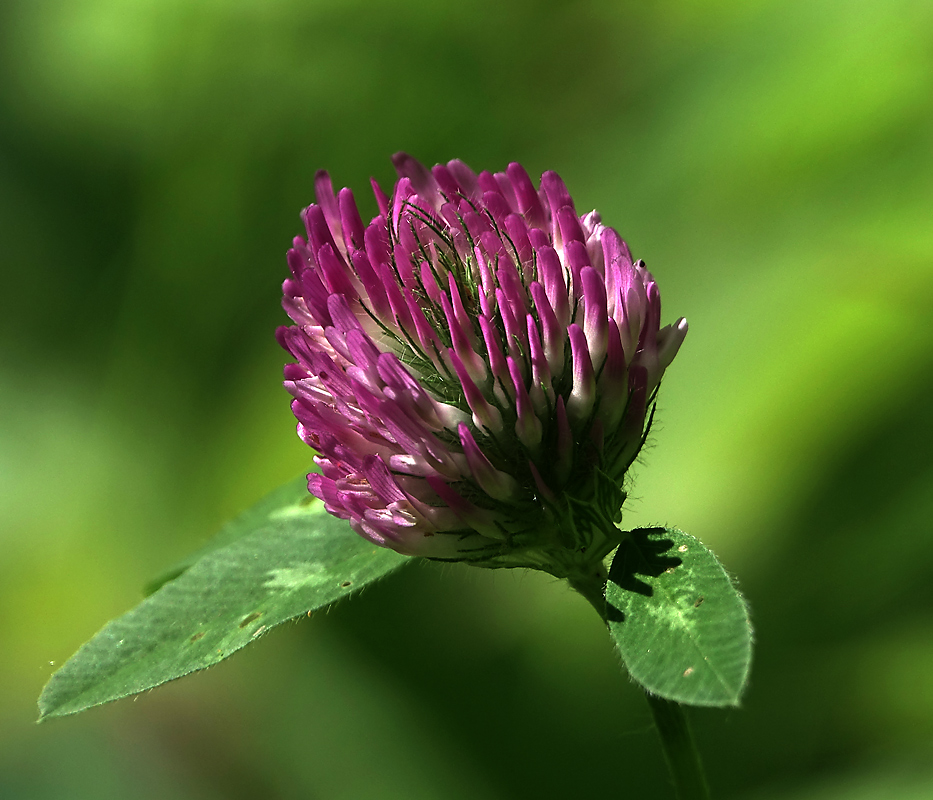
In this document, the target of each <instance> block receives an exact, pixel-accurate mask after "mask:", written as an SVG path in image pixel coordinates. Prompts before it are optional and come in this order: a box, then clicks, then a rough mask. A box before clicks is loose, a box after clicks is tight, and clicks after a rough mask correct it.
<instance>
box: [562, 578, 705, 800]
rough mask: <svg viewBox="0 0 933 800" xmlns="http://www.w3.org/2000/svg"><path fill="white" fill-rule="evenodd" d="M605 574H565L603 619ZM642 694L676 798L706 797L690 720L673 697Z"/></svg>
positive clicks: (604, 618)
mask: <svg viewBox="0 0 933 800" xmlns="http://www.w3.org/2000/svg"><path fill="white" fill-rule="evenodd" d="M607 577H608V576H607V575H606V574H605V569H603V570H597V571H594V572H593V573H592V574H585V575H584V574H577V575H573V576H568V580H569V582H570V585H571V586H572V587H573V588H574V589H576V590H577V591H578V592H579V593H580V594H582V595H583V596H584V597H585V598H586V599H587V600H588V601H589V602H590V605H592V606H593V608H595V609H596V612H597V613H598V614H599V616H600V618H601V619H602V620H603V622H607V620H606V580H607ZM607 624H608V623H607ZM645 696H646V697H647V698H648V706H649V707H650V708H651V713H652V715H653V716H654V724H655V725H656V726H657V729H658V735H659V736H660V737H661V747H662V748H663V750H664V760H665V761H667V767H668V770H669V771H670V773H671V778H672V779H673V781H674V793H675V794H676V795H677V800H709V787H708V786H707V785H706V776H705V775H704V774H703V763H702V761H701V760H700V753H699V751H698V750H697V746H696V742H695V741H694V740H693V734H692V733H691V732H690V723H689V721H688V720H687V715H686V713H685V711H684V707H683V706H682V705H680V703H675V702H674V701H673V700H665V699H664V698H663V697H657V696H656V695H653V694H648V693H647V692H646V693H645Z"/></svg>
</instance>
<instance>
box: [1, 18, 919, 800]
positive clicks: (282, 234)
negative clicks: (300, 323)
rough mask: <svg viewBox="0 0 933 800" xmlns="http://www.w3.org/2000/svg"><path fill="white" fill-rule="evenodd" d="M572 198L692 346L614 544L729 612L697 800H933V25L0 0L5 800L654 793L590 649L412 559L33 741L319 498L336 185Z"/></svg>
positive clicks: (666, 793) (547, 588)
mask: <svg viewBox="0 0 933 800" xmlns="http://www.w3.org/2000/svg"><path fill="white" fill-rule="evenodd" d="M401 149H405V150H407V151H409V152H411V153H412V154H413V155H415V156H416V157H418V158H420V159H421V160H422V161H425V162H427V163H429V164H430V163H435V162H437V161H446V160H448V159H450V158H454V157H459V158H462V159H464V160H465V161H467V162H468V163H469V164H471V165H472V166H473V167H474V168H476V169H484V168H487V169H492V170H496V169H503V168H504V167H505V166H506V164H507V163H508V162H509V161H510V160H518V161H521V162H522V163H524V164H525V166H526V167H527V168H528V170H529V172H531V173H532V174H533V175H538V174H540V173H541V172H542V171H543V170H545V169H556V170H557V171H558V172H560V173H561V175H562V176H563V178H564V179H565V181H566V182H567V184H568V186H569V187H570V190H571V192H572V193H573V195H574V197H575V199H576V201H577V207H578V208H579V209H580V210H581V211H585V210H588V209H590V208H598V209H599V210H600V211H601V213H602V215H603V218H604V220H605V221H607V222H608V223H609V224H612V225H613V226H615V227H617V228H618V229H619V230H620V231H621V232H622V234H623V236H624V237H625V238H626V239H627V240H628V241H629V243H630V244H631V246H632V249H633V251H634V252H635V254H636V256H640V257H642V258H644V259H645V260H646V261H647V262H648V265H649V267H650V268H651V269H652V271H653V272H654V274H655V275H656V277H657V278H658V280H659V282H660V285H661V288H662V295H663V297H664V305H665V309H666V312H665V322H670V321H672V320H673V319H674V318H676V317H677V316H680V315H684V316H686V317H687V318H688V319H689V321H690V325H691V329H690V335H689V336H688V338H687V341H686V343H685V346H684V348H683V349H682V351H681V354H680V355H679V356H678V358H677V361H676V362H675V364H674V366H673V367H672V369H671V370H670V371H669V373H668V377H667V378H666V379H665V382H664V387H663V389H662V393H661V401H660V408H659V413H658V424H657V426H656V427H655V428H654V432H653V436H652V446H651V448H650V449H649V450H648V451H647V453H646V455H645V456H644V458H643V464H642V465H640V466H639V467H638V473H639V474H638V475H637V479H636V484H635V491H634V497H633V499H632V500H631V502H630V505H629V506H628V512H627V516H626V520H625V521H626V523H627V524H629V525H631V526H635V525H640V524H656V523H662V524H663V523H670V524H676V525H678V526H679V527H682V528H684V529H686V530H688V531H691V532H692V533H694V534H696V535H697V536H699V537H701V538H702V539H703V540H704V541H705V542H707V543H708V544H709V545H710V546H711V547H713V548H714V549H715V550H716V552H717V553H718V554H719V556H720V557H721V558H722V559H723V561H724V562H725V564H726V565H727V566H728V567H729V568H730V570H732V571H734V572H735V573H736V574H737V575H738V576H739V577H740V579H741V586H742V588H743V590H744V592H745V593H746V595H747V596H748V598H749V599H750V601H751V603H752V609H753V619H754V622H755V625H756V635H757V651H756V658H755V662H754V666H753V674H752V681H751V685H750V688H749V691H748V694H747V697H746V702H745V704H744V707H743V708H742V709H741V710H737V711H703V712H698V713H697V714H695V715H694V718H695V727H696V732H697V736H698V739H699V741H700V745H701V748H702V750H703V752H704V755H705V758H706V761H707V766H708V770H709V775H710V780H711V782H712V784H713V786H714V788H715V789H716V794H717V796H718V797H719V798H747V799H748V800H785V799H786V800H790V798H800V799H801V800H835V798H846V799H847V800H848V799H849V798H854V799H855V800H873V799H874V798H893V797H896V798H907V799H908V800H914V799H915V798H916V799H917V800H920V799H921V798H930V797H933V533H931V528H933V525H931V519H933V425H931V422H930V417H931V400H930V398H931V393H933V324H931V322H933V4H931V3H930V2H929V0H790V1H789V2H775V0H750V1H746V2H740V1H739V0H685V1H684V2H639V1H637V0H626V1H624V2H618V0H611V1H610V0H602V1H600V2H597V1H595V0H593V1H589V0H587V1H584V0H580V1H579V2H562V3H558V2H530V0H529V1H526V2H513V1H512V0H502V1H501V2H498V3H494V4H489V5H486V4H481V3H477V2H474V0H467V1H466V2H458V3H456V4H451V5H446V4H443V3H430V2H423V0H418V2H409V3H406V4H398V3H394V2H386V1H385V0H378V1H377V2H371V1H370V2H361V1H360V0H357V2H327V3H325V2H319V1H318V0H304V1H303V2H299V0H203V1H202V2H191V1H190V0H189V1H187V2H186V0H124V1H123V2H120V1H119V0H6V2H5V3H4V4H3V5H2V7H0V263H2V272H0V275H2V278H0V280H2V285H0V608H2V625H0V798H3V800H13V799H14V798H15V799H17V800H18V799H19V798H27V799H28V800H45V799H46V798H69V800H70V799H72V798H73V799H74V800H84V798H91V799H93V800H109V799H110V798H143V800H147V799H148V798H180V799H181V800H188V798H192V799H194V798H197V799H198V800H201V799H202V798H205V799H207V798H242V799H243V800H247V798H272V799H276V798H327V799H328V800H343V798H346V799H347V800H370V799H372V800H383V799H384V798H385V799H386V800H388V799H389V798H392V799H393V800H395V799H396V798H397V799H398V800H421V799H422V798H424V799H425V800H433V799H434V798H441V799H443V800H448V799H452V800H457V799H458V798H470V799H473V798H480V799H481V800H486V799H487V798H488V800H506V799H508V800H511V799H512V798H551V797H554V798H557V797H591V796H592V797H596V796H602V797H633V798H643V797H651V798H654V797H658V798H664V797H670V796H671V795H670V790H669V788H668V787H667V783H666V782H667V778H666V775H665V770H664V766H663V763H662V761H661V755H660V748H659V746H658V742H657V741H656V738H655V735H654V733H653V731H652V730H651V728H650V722H649V718H648V712H647V708H646V706H645V703H644V701H643V699H642V698H641V697H640V696H639V692H638V691H637V689H636V688H635V687H634V686H633V685H632V684H631V683H630V682H629V681H628V680H627V679H626V678H625V677H624V676H623V675H622V674H621V672H620V669H619V666H618V663H617V659H616V657H615V656H614V654H613V653H612V651H611V649H610V646H609V643H608V639H607V637H606V635H605V633H604V631H603V630H601V628H600V625H599V622H598V620H597V618H596V616H595V615H594V614H593V613H592V610H591V609H590V608H589V607H588V606H587V604H586V603H585V602H584V601H583V600H581V599H579V598H578V597H576V596H575V595H573V594H572V593H571V592H570V590H569V589H567V588H566V587H565V586H564V585H562V584H559V583H557V582H555V581H553V580H551V579H549V578H547V577H546V576H542V575H539V574H530V573H519V572H515V573H507V572H498V573H487V572H485V571H482V570H477V569H471V568H468V567H461V566H456V567H452V566H446V567H439V566H436V565H432V564H418V565H413V566H411V567H409V568H408V569H407V570H406V571H404V572H403V573H401V574H399V575H397V576H395V577H393V578H391V579H390V580H387V581H385V582H383V583H382V584H380V585H377V586H376V587H375V588H372V589H369V590H367V591H366V592H365V593H364V594H363V596H362V597H359V598H356V599H354V600H353V601H350V602H349V603H345V604H343V605H342V606H340V607H338V608H337V609H335V610H333V611H332V612H330V613H328V614H321V615H318V616H317V617H316V618H314V619H313V620H311V621H302V622H301V623H300V624H295V625H290V626H286V627H285V629H283V630H280V631H278V632H276V633H274V634H272V635H270V636H268V637H266V638H265V639H264V640H263V642H262V643H261V644H260V645H259V646H257V647H253V648H248V649H247V651H245V652H244V653H242V654H240V655H238V656H237V657H235V658H233V659H232V660H231V661H229V662H227V663H225V664H223V665H221V666H219V667H217V668H215V669H213V670H211V671H209V672H207V673H202V674H199V675H196V676H192V677H189V678H186V679H184V680H183V681H180V682H177V683H174V684H171V685H169V686H166V687H163V688H161V689H158V690H155V691H153V692H150V693H147V694H145V695H144V696H141V697H139V698H137V700H136V701H130V700H126V701H122V702H120V703H117V704H113V705H110V706H107V707H104V708H100V709H95V710H93V711H91V712H88V713H86V714H83V715H81V716H78V717H73V718H69V719H66V720H55V721H52V722H50V723H48V724H43V725H41V726H36V725H34V719H35V717H36V709H35V699H36V697H37V695H38V693H39V691H40V689H41V687H42V685H43V684H44V682H45V681H46V680H47V678H48V676H49V675H50V674H51V672H52V671H53V669H54V668H55V665H58V664H61V663H62V662H63V661H64V660H65V659H66V658H67V657H68V656H70V655H71V654H72V653H73V652H74V650H75V649H76V648H77V647H78V646H79V645H80V644H81V643H82V642H83V641H84V640H86V639H87V638H89V637H90V636H91V635H92V634H93V633H94V632H95V631H96V630H97V629H98V628H99V627H100V626H101V625H102V624H103V623H104V622H105V621H106V620H107V619H109V618H111V617H113V616H115V615H117V614H120V613H122V612H123V611H125V610H126V609H128V608H129V607H130V606H132V605H133V604H135V603H136V602H137V601H138V599H139V598H140V587H141V586H142V585H143V584H144V583H145V582H146V581H147V580H148V579H149V578H151V577H152V576H154V575H156V574H158V573H159V572H160V571H161V570H162V569H163V568H165V567H166V566H167V565H170V564H172V563H173V562H174V561H176V560H177V559H178V558H180V557H181V556H183V555H184V554H185V553H187V552H188V551H190V550H192V549H193V548H195V547H196V546H198V545H200V544H201V543H202V542H203V541H204V539H205V538H206V537H207V536H208V535H210V534H211V533H212V532H213V531H214V530H216V529H217V527H218V526H219V525H220V524H221V523H222V522H223V521H224V520H225V519H227V518H228V517H230V516H232V515H233V514H234V513H236V512H237V511H238V510H240V509H242V508H243V507H245V506H247V505H249V504H250V503H252V502H253V501H254V500H256V499H257V498H259V497H260V496H261V495H263V494H264V493H265V492H267V491H268V490H270V489H272V488H273V487H275V486H277V485H279V484H280V483H282V482H284V481H286V480H288V479H289V478H291V477H293V476H294V475H296V474H298V473H300V472H301V471H302V470H303V469H305V468H306V467H307V465H308V464H309V459H310V452H309V451H308V450H307V449H306V448H305V447H304V446H303V445H301V444H300V442H299V441H298V439H297V437H296V436H295V435H294V423H293V419H292V417H291V415H290V412H289V409H288V398H287V396H286V394H285V392H284V391H283V390H282V389H281V386H280V375H281V365H282V363H283V361H284V354H283V353H282V352H280V351H279V349H278V348H277V346H276V344H275V342H274V339H273V330H274V328H275V326H276V325H277V324H280V323H282V322H283V321H284V319H285V317H284V314H283V313H282V312H281V310H280V309H279V291H280V283H281V281H282V279H283V278H284V277H285V275H286V265H285V259H284V254H285V250H286V248H287V247H288V246H289V243H290V240H291V237H292V236H293V235H295V234H298V233H300V232H301V230H302V226H301V224H300V222H299V219H298V212H299V210H300V209H301V208H302V207H303V206H305V205H307V204H308V203H309V202H310V201H311V200H312V199H313V191H312V178H313V175H314V172H315V170H317V169H318V168H321V167H325V168H327V169H329V170H330V172H331V175H332V176H333V178H334V182H335V184H336V185H338V186H344V185H348V186H352V187H353V188H354V190H355V192H356V195H357V198H358V199H360V201H361V206H362V210H363V213H364V216H370V215H372V214H373V213H374V212H375V202H374V201H373V200H372V199H371V197H370V196H369V195H368V192H367V187H368V178H369V176H370V175H373V176H375V177H377V178H378V179H379V180H380V181H381V182H382V183H383V185H384V186H389V185H391V181H392V179H393V171H392V168H391V164H390V161H389V156H390V155H391V154H392V153H393V152H395V151H396V150H401Z"/></svg>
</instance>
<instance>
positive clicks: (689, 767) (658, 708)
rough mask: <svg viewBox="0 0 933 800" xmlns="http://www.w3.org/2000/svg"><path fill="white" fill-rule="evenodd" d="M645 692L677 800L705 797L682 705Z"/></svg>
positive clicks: (704, 799) (706, 789)
mask: <svg viewBox="0 0 933 800" xmlns="http://www.w3.org/2000/svg"><path fill="white" fill-rule="evenodd" d="M646 696H647V698H648V705H649V706H650V707H651V713H652V714H653V715H654V724H655V725H656V726H657V728H658V734H659V735H660V736H661V746H662V747H663V748H664V759H665V761H667V768H668V769H669V770H670V773H671V778H673V780H674V792H675V794H676V795H677V798H678V800H709V787H708V786H707V785H706V776H705V775H704V774H703V764H702V762H701V761H700V753H699V751H698V750H697V746H696V742H695V741H694V740H693V734H692V733H691V732H690V723H689V722H688V721H687V715H686V713H685V712H684V707H683V706H682V705H681V704H680V703H675V702H673V701H672V700H665V699H664V698H663V697H657V696H656V695H653V694H646Z"/></svg>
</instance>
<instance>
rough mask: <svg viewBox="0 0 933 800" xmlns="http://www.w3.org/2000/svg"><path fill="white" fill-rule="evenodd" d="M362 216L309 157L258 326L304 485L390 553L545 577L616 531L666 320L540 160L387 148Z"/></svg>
mask: <svg viewBox="0 0 933 800" xmlns="http://www.w3.org/2000/svg"><path fill="white" fill-rule="evenodd" d="M393 162H394V164H395V167H396V170H397V171H398V174H399V176H400V177H399V180H398V182H397V183H396V184H395V187H394V189H393V192H392V195H391V197H387V196H386V195H385V193H384V192H383V191H382V190H381V189H380V187H379V186H378V184H376V182H375V181H373V190H374V192H375V195H376V201H377V204H378V208H379V214H378V216H376V217H375V218H374V219H373V220H372V222H370V223H369V225H368V226H367V225H364V224H363V222H362V219H361V218H360V214H359V212H358V210H357V207H356V203H355V201H354V197H353V193H352V192H351V191H350V189H342V190H341V191H340V192H339V193H338V194H337V195H335V194H334V191H333V188H332V184H331V181H330V178H329V177H328V175H327V173H326V172H323V171H322V172H319V173H318V174H317V176H316V179H315V195H316V198H317V203H316V204H313V205H311V206H309V207H308V208H307V209H305V210H304V212H303V213H302V218H303V220H304V223H305V227H306V229H307V239H305V238H302V237H298V238H296V239H295V240H294V246H293V248H292V249H291V250H289V252H288V264H289V267H290V269H291V277H290V278H289V279H288V280H286V281H285V283H284V287H283V288H284V295H285V297H284V300H283V305H284V308H285V310H286V311H287V313H288V315H289V317H291V319H292V320H293V321H294V323H295V324H294V325H292V326H290V327H283V328H280V329H279V331H278V338H279V341H280V343H281V344H282V346H283V347H284V348H285V349H286V350H287V351H288V352H289V353H290V354H291V355H292V357H293V358H294V359H295V360H296V363H291V364H288V365H287V366H286V367H285V386H286V388H287V389H288V391H289V392H290V393H291V394H292V395H293V397H294V400H293V402H292V410H293V412H294V414H295V417H296V418H297V420H298V433H299V435H300V437H301V438H302V439H303V440H304V441H305V442H306V443H307V444H309V445H310V446H311V447H312V448H313V449H314V450H315V451H317V453H318V454H319V455H317V456H316V457H315V461H316V463H317V465H318V467H319V469H320V473H312V474H310V475H309V476H308V488H309V490H310V491H311V492H312V493H313V494H314V495H316V496H317V497H319V498H320V499H321V500H322V501H323V502H324V506H325V508H326V509H327V511H329V512H330V513H331V514H334V515H336V516H338V517H341V518H343V519H347V520H349V522H350V525H351V526H352V527H353V529H354V530H355V531H356V532H357V533H359V534H360V535H362V536H364V537H366V538H367V539H369V540H371V541H372V542H374V543H375V544H378V545H381V546H384V547H389V548H391V549H393V550H396V551H398V552H400V553H405V554H410V555H419V556H425V557H428V558H432V559H440V560H457V561H460V560H463V561H470V562H473V563H476V564H479V565H481V566H493V567H502V566H505V567H514V566H526V567H535V568H538V569H544V570H546V571H548V572H551V573H552V574H555V575H557V576H559V577H568V576H572V575H573V574H575V573H576V572H578V571H579V570H580V569H584V568H589V567H590V566H592V564H594V563H596V561H598V560H601V559H602V558H603V557H604V556H605V555H606V554H607V553H608V552H610V551H611V550H612V549H613V548H614V547H615V546H616V545H617V544H618V543H619V540H620V538H621V534H620V532H619V531H618V530H617V529H616V527H615V525H614V524H613V523H615V522H618V521H619V520H620V519H621V506H622V503H623V501H624V499H625V493H624V492H623V491H622V489H621V486H622V483H623V478H624V476H625V473H626V470H627V469H628V467H629V466H630V465H631V463H632V462H633V460H634V459H635V457H636V456H637V454H638V452H639V449H640V448H641V446H642V444H643V442H644V438H645V435H646V432H647V427H648V426H650V416H651V413H650V411H649V409H650V408H651V406H652V402H653V398H654V395H655V392H656V389H657V387H658V384H659V382H660V380H661V376H662V375H663V373H664V370H665V368H666V367H667V366H668V365H669V364H670V362H671V360H672V359H673V358H674V356H675V354H676V353H677V350H678V349H679V347H680V345H681V343H682V341H683V339H684V336H685V335H686V332H687V324H686V321H685V320H683V319H680V320H678V321H677V322H676V323H675V324H674V325H672V326H667V327H664V328H662V327H661V326H660V319H661V302H660V294H659V291H658V286H657V284H656V283H655V281H654V278H653V277H652V276H651V274H650V273H649V272H648V271H647V269H646V268H645V265H644V262H642V261H637V262H633V260H632V256H631V254H630V252H629V248H628V246H627V245H626V243H625V242H624V241H623V240H622V238H621V237H620V236H619V234H618V233H616V231H615V230H613V229H612V228H610V227H607V226H605V225H603V224H602V222H601V220H600V216H599V214H597V213H596V212H595V211H592V212H590V213H588V214H585V215H583V216H580V215H578V213H577V211H576V210H575V208H574V204H573V200H572V199H571V197H570V194H569V193H568V191H567V189H566V187H565V186H564V184H563V182H562V181H561V179H560V178H559V177H558V176H557V174H556V173H554V172H545V173H544V175H543V176H542V178H541V184H540V187H539V188H536V187H535V186H534V184H533V183H532V181H531V179H530V178H529V176H528V174H527V173H526V171H525V170H524V169H523V168H522V167H521V166H520V165H519V164H515V163H513V164H510V165H509V166H508V169H507V170H506V171H505V172H499V173H495V174H492V173H489V172H481V173H480V174H479V175H477V174H475V173H474V172H473V171H471V170H470V169H469V167H467V166H466V164H464V163H463V162H461V161H456V160H455V161H450V162H449V163H448V164H447V165H437V166H435V167H434V168H433V169H431V170H428V169H427V168H425V167H424V166H423V165H421V164H420V163H418V162H417V161H416V160H415V159H413V158H411V157H410V156H408V155H405V154H402V153H400V154H397V155H396V156H395V157H394V158H393Z"/></svg>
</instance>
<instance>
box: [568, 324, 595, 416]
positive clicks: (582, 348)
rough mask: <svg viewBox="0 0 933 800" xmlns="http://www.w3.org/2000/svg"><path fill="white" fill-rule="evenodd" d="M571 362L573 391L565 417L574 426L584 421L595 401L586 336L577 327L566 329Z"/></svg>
mask: <svg viewBox="0 0 933 800" xmlns="http://www.w3.org/2000/svg"><path fill="white" fill-rule="evenodd" d="M567 333H568V335H569V336H570V355H571V359H572V360H573V389H572V390H571V392H570V397H569V399H568V400H567V415H568V416H569V417H570V421H571V422H572V423H573V424H574V425H575V426H576V425H579V424H581V423H583V422H585V421H586V419H587V418H588V417H589V415H590V411H591V410H592V408H593V401H594V400H595V399H596V375H595V374H594V372H593V362H592V361H591V360H590V353H589V349H588V348H587V346H586V334H585V333H584V332H583V329H582V328H581V327H580V326H579V325H576V324H574V325H571V326H570V327H569V328H568V329H567Z"/></svg>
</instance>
